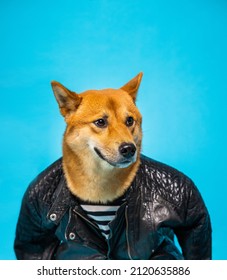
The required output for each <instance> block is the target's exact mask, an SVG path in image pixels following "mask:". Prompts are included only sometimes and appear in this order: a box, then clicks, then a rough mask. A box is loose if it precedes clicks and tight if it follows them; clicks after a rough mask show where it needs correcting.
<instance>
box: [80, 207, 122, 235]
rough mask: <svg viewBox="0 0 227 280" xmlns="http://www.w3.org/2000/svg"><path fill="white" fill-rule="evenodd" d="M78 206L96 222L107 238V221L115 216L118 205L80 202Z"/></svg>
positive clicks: (108, 231)
mask: <svg viewBox="0 0 227 280" xmlns="http://www.w3.org/2000/svg"><path fill="white" fill-rule="evenodd" d="M80 206H81V207H82V209H83V210H84V211H85V212H86V214H87V216H88V217H89V218H90V219H92V220H93V221H94V222H95V223H96V224H97V226H98V227H99V229H100V231H101V233H102V235H103V236H104V237H105V238H106V239H108V238H109V234H110V227H109V223H110V222H111V221H112V220H113V219H114V217H115V216H116V212H117V210H118V208H119V207H120V205H101V204H100V205H93V204H81V205H80Z"/></svg>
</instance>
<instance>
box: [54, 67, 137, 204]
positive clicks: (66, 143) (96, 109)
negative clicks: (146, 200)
mask: <svg viewBox="0 0 227 280" xmlns="http://www.w3.org/2000/svg"><path fill="white" fill-rule="evenodd" d="M141 79H142V73H139V74H138V75H137V76H136V77H135V78H133V79H132V80H131V81H129V82H128V83H127V84H125V85H124V86H123V87H121V88H119V89H102V90H87V91H85V92H83V93H80V94H78V93H75V92H72V91H70V90H69V89H67V88H66V87H65V86H63V85H62V84H60V83H59V82H56V81H53V82H52V83H51V85H52V88H53V91H54V95H55V97H56V99H57V102H58V105H59V108H60V112H61V114H62V116H63V117H64V119H65V122H66V130H65V133H64V137H63V170H64V174H65V177H66V180H67V184H68V187H69V189H70V190H71V192H72V193H73V194H74V195H76V196H77V197H79V198H80V199H82V200H85V201H90V202H95V203H98V202H101V203H107V202H110V201H113V200H114V199H116V198H118V197H120V196H121V195H123V193H124V192H125V191H126V190H127V188H128V187H129V186H130V184H131V182H132V181H133V179H134V177H135V175H136V172H137V169H138V167H139V164H140V150H141V140H142V129H141V122H142V116H141V114H140V112H139V110H138V108H137V107H136V105H135V101H136V96H137V92H138V89H139V86H140V82H141Z"/></svg>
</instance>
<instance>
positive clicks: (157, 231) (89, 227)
mask: <svg viewBox="0 0 227 280" xmlns="http://www.w3.org/2000/svg"><path fill="white" fill-rule="evenodd" d="M174 236H176V237H177V239H178V242H179V244H180V247H181V251H179V249H178V248H177V246H176V245H175V242H174ZM14 249H15V253H16V257H17V258H18V259H74V260H75V259H136V260H139V259H140V260H145V259H151V260H160V259H173V260H174V259H189V260H199V259H200V260H206V259H211V223H210V217H209V213H208V211H207V208H206V206H205V204H204V201H203V199H202V197H201V195H200V193H199V191H198V189H197V188H196V186H195V185H194V183H193V182H192V181H191V179H190V178H188V177H187V176H185V175H184V174H182V173H181V172H179V171H178V170H176V169H174V168H172V167H170V166H167V165H165V164H163V163H160V162H157V161H155V160H152V159H150V158H147V157H145V156H143V155H141V164H140V167H139V170H138V172H137V174H136V177H135V179H134V181H133V183H132V185H131V186H130V187H129V189H128V190H127V191H126V193H125V195H124V203H123V204H122V205H121V207H120V208H119V209H118V211H117V215H116V217H115V219H114V220H113V221H112V222H111V223H110V238H109V240H107V241H106V240H105V239H104V237H103V236H102V234H101V233H100V232H99V230H98V228H97V226H96V225H95V223H94V222H93V221H92V220H91V219H89V217H88V216H86V214H85V212H84V211H83V209H82V208H81V207H80V204H79V200H78V199H77V198H76V197H75V196H73V195H72V194H71V193H70V191H69V189H68V188H67V183H66V180H65V177H64V174H63V170H62V159H59V160H57V161H56V162H54V163H53V164H52V165H51V166H49V167H48V168H47V169H46V170H44V171H43V172H42V173H41V174H40V175H39V176H38V177H37V178H36V179H35V180H34V181H33V182H32V183H31V184H30V185H29V187H28V189H27V191H26V193H25V195H24V198H23V201H22V205H21V210H20V214H19V219H18V223H17V229H16V238H15V243H14Z"/></svg>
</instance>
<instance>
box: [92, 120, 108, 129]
mask: <svg viewBox="0 0 227 280" xmlns="http://www.w3.org/2000/svg"><path fill="white" fill-rule="evenodd" d="M94 124H95V125H96V126H97V127H100V128H105V127H107V124H108V123H107V120H106V119H98V120H96V121H94Z"/></svg>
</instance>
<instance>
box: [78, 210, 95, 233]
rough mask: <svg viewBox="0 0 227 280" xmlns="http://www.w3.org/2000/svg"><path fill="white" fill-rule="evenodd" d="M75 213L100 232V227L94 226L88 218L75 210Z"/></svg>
mask: <svg viewBox="0 0 227 280" xmlns="http://www.w3.org/2000/svg"><path fill="white" fill-rule="evenodd" d="M73 211H74V212H75V213H76V214H77V215H79V216H80V217H81V218H82V219H84V220H85V221H86V222H88V223H89V224H91V225H92V226H93V227H95V228H97V229H98V230H99V227H98V226H97V225H96V224H93V223H92V222H91V221H90V220H89V219H87V218H86V217H84V216H83V215H82V214H81V213H79V212H77V211H76V210H75V209H73Z"/></svg>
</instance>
